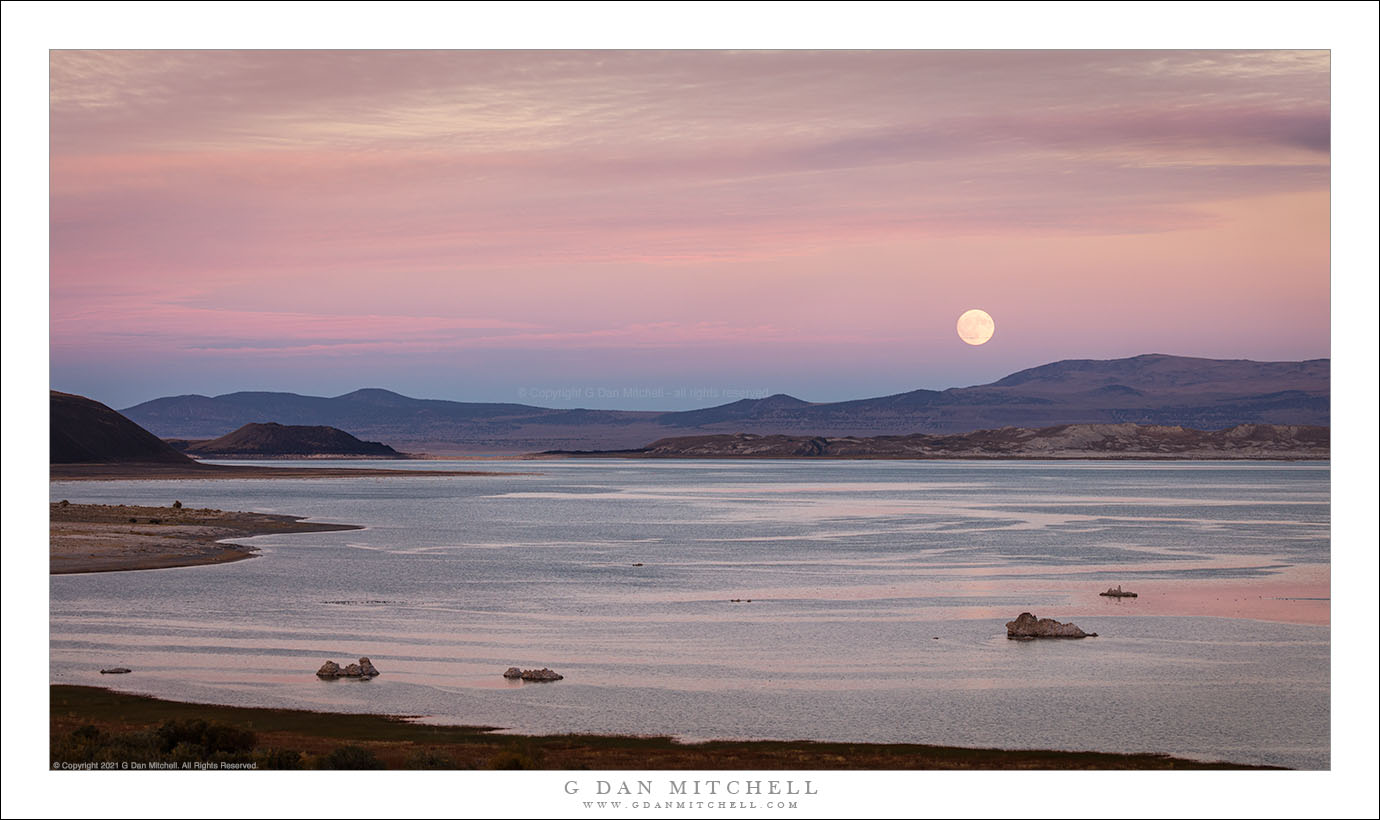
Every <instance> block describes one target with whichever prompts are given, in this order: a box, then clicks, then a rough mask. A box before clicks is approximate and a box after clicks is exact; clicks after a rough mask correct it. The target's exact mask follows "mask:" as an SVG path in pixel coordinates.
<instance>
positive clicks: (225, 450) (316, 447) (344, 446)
mask: <svg viewBox="0 0 1380 820" xmlns="http://www.w3.org/2000/svg"><path fill="white" fill-rule="evenodd" d="M185 452H187V453H189V454H191V455H194V456H206V457H211V456H260V457H262V456H371V457H384V458H402V457H403V455H402V453H399V452H398V451H397V450H394V449H393V448H392V447H389V446H388V445H387V444H382V443H380V442H377V441H361V440H359V439H357V438H355V437H354V436H352V435H350V434H349V433H347V432H345V431H344V430H337V429H336V428H334V427H324V426H315V427H309V426H301V425H283V424H277V423H274V422H269V423H267V424H246V425H244V426H243V427H241V428H239V429H238V430H236V431H234V432H233V433H227V434H225V435H223V436H221V437H220V438H216V439H211V440H210V441H197V442H189V443H188V445H187V447H186V449H185Z"/></svg>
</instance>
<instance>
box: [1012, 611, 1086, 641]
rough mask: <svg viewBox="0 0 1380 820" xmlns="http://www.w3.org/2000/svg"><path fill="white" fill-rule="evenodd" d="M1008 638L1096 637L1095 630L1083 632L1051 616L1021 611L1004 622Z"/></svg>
mask: <svg viewBox="0 0 1380 820" xmlns="http://www.w3.org/2000/svg"><path fill="white" fill-rule="evenodd" d="M1006 637H1008V638H1016V639H1022V638H1096V637H1097V633H1096V632H1084V631H1083V630H1081V629H1079V628H1078V627H1077V626H1076V625H1074V624H1061V623H1059V622H1058V621H1056V620H1054V619H1053V618H1036V617H1035V616H1034V615H1032V614H1031V613H1029V612H1022V613H1021V614H1020V615H1018V616H1016V620H1014V621H1007V622H1006Z"/></svg>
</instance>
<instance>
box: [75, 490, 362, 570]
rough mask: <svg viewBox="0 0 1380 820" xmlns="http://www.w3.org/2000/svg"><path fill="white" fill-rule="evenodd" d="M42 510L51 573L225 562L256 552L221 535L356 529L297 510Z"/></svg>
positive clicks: (91, 506) (94, 507) (83, 507)
mask: <svg viewBox="0 0 1380 820" xmlns="http://www.w3.org/2000/svg"><path fill="white" fill-rule="evenodd" d="M48 511H49V513H48V571H49V573H50V574H52V575H71V574H78V573H88V572H125V571H131V570H146V569H172V568H174V567H194V566H204V565H207V564H224V563H229V562H231V561H242V560H244V559H246V558H253V557H254V556H255V555H257V554H258V551H257V550H255V549H253V548H252V547H244V546H240V545H238V544H226V543H222V542H223V541H224V540H225V539H227V538H244V537H248V536H254V535H274V534H279V533H291V532H339V531H343V530H358V529H363V527H361V526H359V525H356V524H327V523H319V522H308V521H303V520H302V517H301V516H296V515H270V514H268V513H254V512H226V511H222V510H206V509H202V510H191V509H186V508H178V507H140V506H129V505H125V504H115V505H111V504H71V503H68V502H64V501H59V502H55V503H52V504H49V505H48Z"/></svg>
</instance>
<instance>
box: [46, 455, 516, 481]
mask: <svg viewBox="0 0 1380 820" xmlns="http://www.w3.org/2000/svg"><path fill="white" fill-rule="evenodd" d="M294 460H296V459H294ZM486 475H489V476H492V475H516V474H515V473H502V472H491V471H485V470H390V469H384V468H378V467H260V466H257V465H248V464H244V465H241V464H201V463H197V462H192V463H190V464H135V463H113V464H50V465H49V466H48V480H49V481H170V480H180V479H206V478H209V479H227V478H383V477H389V476H412V477H417V476H429V477H437V476H486Z"/></svg>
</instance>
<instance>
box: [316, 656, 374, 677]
mask: <svg viewBox="0 0 1380 820" xmlns="http://www.w3.org/2000/svg"><path fill="white" fill-rule="evenodd" d="M378 674H379V670H377V669H375V668H374V664H372V663H370V662H369V659H368V658H360V659H359V663H352V664H350V665H349V666H346V667H345V668H344V669H342V668H340V664H338V663H336V662H335V661H326V662H325V663H323V664H322V665H321V668H320V669H318V670H316V676H317V677H318V678H373V677H377V676H378Z"/></svg>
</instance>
